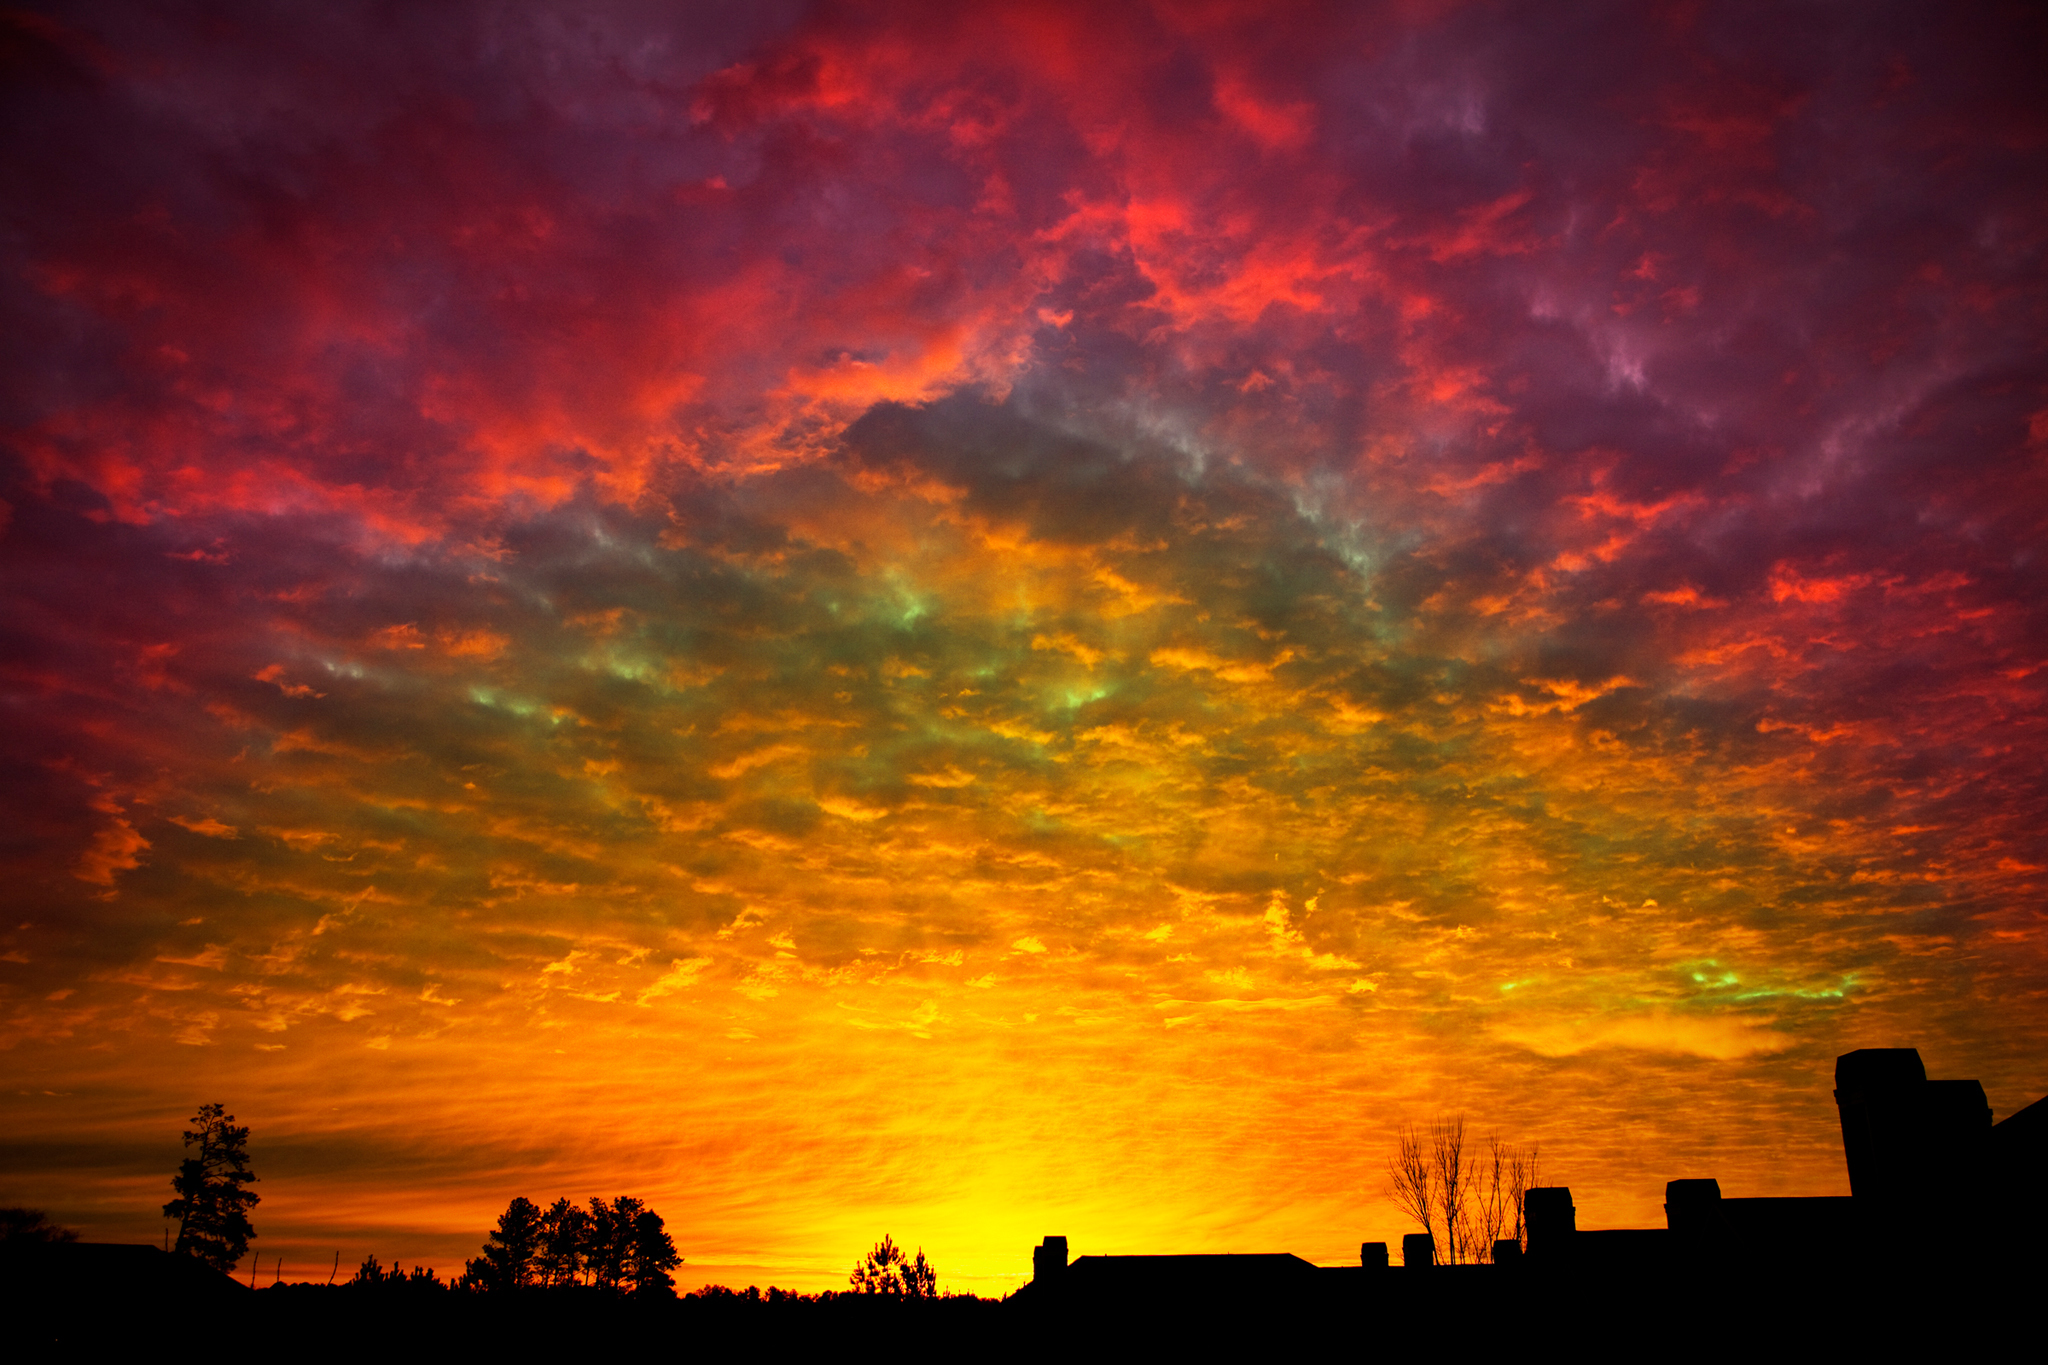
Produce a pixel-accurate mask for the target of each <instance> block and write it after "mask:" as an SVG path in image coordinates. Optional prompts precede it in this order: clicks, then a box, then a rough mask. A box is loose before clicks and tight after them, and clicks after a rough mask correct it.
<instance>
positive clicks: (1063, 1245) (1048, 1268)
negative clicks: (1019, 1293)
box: [1031, 1237, 1067, 1281]
mask: <svg viewBox="0 0 2048 1365" xmlns="http://www.w3.org/2000/svg"><path fill="white" fill-rule="evenodd" d="M1066 1268H1067V1239H1066V1238H1064V1237H1048V1238H1046V1239H1045V1241H1043V1242H1042V1243H1040V1244H1039V1245H1037V1246H1035V1247H1033V1248H1031V1278H1032V1279H1033V1280H1034V1281H1036V1280H1053V1279H1057V1278H1058V1277H1059V1275H1060V1274H1061V1273H1062V1272H1063V1271H1065V1270H1066Z"/></svg>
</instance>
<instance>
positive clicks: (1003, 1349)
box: [0, 1247, 2048, 1362]
mask: <svg viewBox="0 0 2048 1365" xmlns="http://www.w3.org/2000/svg"><path fill="white" fill-rule="evenodd" d="M101 1250H102V1251H103V1252H119V1253H123V1255H106V1254H99V1255H95V1254H94V1253H93V1252H92V1251H91V1250H90V1249H88V1248H85V1247H81V1248H79V1250H78V1251H77V1252H73V1253H70V1254H64V1255H61V1256H59V1257H55V1258H53V1257H45V1256H38V1257H35V1258H33V1259H24V1258H22V1257H19V1256H13V1255H9V1256H7V1257H5V1258H0V1285H4V1303H0V1306H4V1314H5V1321H6V1335H5V1338H4V1341H5V1346H6V1354H7V1355H8V1356H10V1357H11V1358H14V1359H70V1358H79V1357H84V1356H87V1355H97V1354H101V1353H103V1352H105V1351H108V1350H114V1351H119V1352H121V1353H122V1354H124V1355H127V1354H131V1353H133V1354H137V1355H140V1354H143V1353H147V1354H148V1355H150V1356H154V1357H164V1356H170V1357H173V1358H182V1359H192V1358H195V1357H199V1358H213V1359H218V1360H222V1361H228V1362H232V1361H235V1360H237V1359H249V1360H259V1359H262V1360H277V1359H291V1360H378V1361H385V1360H394V1359H395V1360H410V1359H473V1358H477V1357H481V1356H505V1357H511V1358H519V1359H562V1360H582V1359H588V1358H592V1357H603V1356H615V1355H617V1354H618V1353H619V1352H624V1351H630V1352H632V1353H633V1354H634V1355H636V1356H644V1357H647V1358H653V1359H671V1358H688V1357H693V1356H704V1357H709V1358H713V1359H728V1358H740V1357H748V1356H767V1357H769V1358H781V1357H787V1356H793V1355H817V1356H820V1357H824V1358H831V1359H860V1360H866V1359H884V1358H887V1359H900V1360H905V1361H910V1360H918V1359H924V1358H928V1357H930V1356H933V1355H944V1356H948V1357H956V1358H959V1359H965V1360H1008V1359H1034V1360H1040V1361H1061V1360H1068V1359H1082V1360H1088V1359H1103V1358H1126V1357H1129V1358H1138V1359H1152V1358H1156V1357H1158V1356H1159V1355H1161V1354H1163V1353H1168V1352H1170V1353H1172V1354H1174V1355H1181V1356H1186V1357H1188V1358H1192V1359H1214V1358H1219V1357H1224V1356H1242V1357H1244V1358H1246V1359H1284V1358H1286V1357H1288V1356H1295V1355H1298V1356H1301V1357H1303V1358H1308V1359H1315V1360H1325V1359H1328V1358H1330V1356H1331V1354H1332V1353H1333V1352H1334V1353H1337V1354H1352V1353H1355V1354H1358V1355H1371V1356H1380V1355H1385V1354H1389V1353H1393V1354H1405V1353H1408V1352H1420V1353H1426V1354H1429V1355H1431V1356H1433V1357H1437V1358H1442V1357H1450V1358H1467V1357H1483V1356H1488V1355H1495V1354H1500V1353H1516V1354H1522V1353H1529V1352H1536V1353H1541V1354H1544V1355H1550V1354H1557V1355H1570V1356H1576V1357H1580V1358H1593V1359H1607V1358H1620V1357H1624V1356H1626V1357H1632V1358H1642V1357H1650V1358H1656V1359H1674V1358H1675V1359H1681V1360H1693V1359H1699V1360H1706V1359H1714V1360H1725V1359H1727V1358H1728V1357H1730V1356H1731V1355H1733V1356H1738V1357H1745V1358H1757V1357H1762V1358H1765V1359H1778V1358H1793V1357H1808V1358H1825V1359H1834V1360H1840V1359H1843V1358H1845V1357H1847V1358H1857V1357H1865V1356H1868V1357H1872V1358H1877V1359H1899V1358H1922V1359H1930V1360H1932V1359H1942V1358H1960V1357H1964V1356H1983V1355H1986V1354H1988V1353H1989V1351H1991V1350H1996V1351H1997V1352H1998V1355H1999V1356H2005V1355H2008V1354H2012V1353H2016V1354H2017V1355H2018V1356H2020V1357H2028V1356H2031V1354H2032V1353H2033V1348H2028V1347H2026V1346H2025V1345H2024V1343H2025V1342H2026V1341H2028V1340H2035V1339H2037V1338H2038V1336H2039V1333H2040V1330H2041V1329H2040V1327H2039V1306H2040V1303H2041V1301H2042V1299H2043V1297H2044V1289H2048V1285H2044V1281H2043V1279H2042V1277H2041V1275H2040V1273H2039V1272H2038V1271H2037V1270H2033V1269H2026V1270H2022V1269H2020V1268H2017V1267H2013V1266H2010V1265H2008V1264H2000V1263H1989V1262H1985V1263H1976V1264H1971V1263H1969V1262H1968V1261H1967V1259H1966V1258H1964V1259H1961V1260H1960V1263H1958V1264H1954V1265H1951V1266H1947V1267H1929V1266H1928V1265H1925V1264H1914V1265H1898V1266H1895V1267H1891V1268H1888V1269H1880V1270H1876V1271H1872V1270H1869V1269H1864V1270H1862V1271H1859V1272H1856V1273H1854V1274H1850V1273H1835V1272H1832V1271H1830V1269H1829V1268H1827V1267H1825V1266H1808V1267H1803V1268H1786V1267H1778V1268H1774V1269H1768V1270H1747V1271H1724V1272H1717V1273H1713V1274H1697V1273H1696V1274H1674V1273H1672V1272H1671V1271H1670V1269H1669V1268H1668V1267H1667V1268H1665V1269H1662V1270H1652V1269H1645V1270H1642V1271H1638V1272H1631V1271H1628V1270H1620V1271H1608V1272H1604V1273H1600V1274H1589V1273H1584V1272H1573V1271H1546V1270H1544V1269H1542V1268H1539V1267H1534V1266H1523V1267H1512V1268H1511V1267H1490V1266H1482V1267H1464V1268H1457V1269H1433V1270H1404V1269H1400V1268H1394V1269H1388V1270H1382V1271H1377V1272H1363V1271H1350V1272H1331V1271H1323V1272H1317V1273H1316V1274H1315V1275H1314V1276H1312V1277H1310V1278H1309V1279H1307V1280H1304V1281H1303V1282H1302V1283H1300V1284H1297V1285H1294V1286H1291V1287H1287V1288H1279V1287H1268V1288H1265V1289H1258V1288H1255V1287H1247V1288H1245V1289H1244V1290H1242V1291H1239V1292H1233V1291H1232V1289H1231V1288H1229V1287H1227V1286H1217V1285H1209V1286H1206V1287H1203V1288H1200V1289H1199V1290H1193V1291H1189V1290H1176V1289H1174V1288H1172V1287H1168V1286H1152V1287H1150V1288H1148V1289H1146V1290H1145V1291H1144V1292H1142V1293H1134V1294H1130V1295H1126V1296H1122V1297H1118V1298H1113V1299H1097V1300H1094V1301H1082V1300H1079V1299H1076V1298H1075V1297H1074V1296H1071V1295H1070V1296H1067V1301H1064V1302H1062V1301H1060V1300H1059V1298H1058V1296H1051V1295H1045V1294H1041V1293H1037V1292H1036V1291H1026V1292H1024V1293H1023V1294H1020V1295H1018V1296H1014V1297H1013V1298H1012V1299H1011V1300H1009V1301H1007V1302H999V1301H996V1300H991V1299H973V1298H954V1299H943V1300H939V1301H937V1302H932V1303H920V1304H903V1303H893V1302H877V1301H872V1300H858V1299H852V1298H844V1297H842V1298H835V1299H829V1300H817V1299H796V1300H784V1301H782V1302H769V1301H767V1300H765V1299H762V1300H749V1299H747V1298H744V1297H740V1296H725V1297H716V1298H707V1297H689V1298H683V1299H680V1300H676V1299H661V1300H651V1301H636V1300H632V1299H622V1298H617V1297H613V1296H610V1295H606V1294H602V1293H599V1292H598V1291H594V1290H567V1291H563V1290H551V1291H538V1292H528V1293H524V1294H517V1295H496V1296H489V1295H472V1294H460V1293H454V1292H451V1291H447V1290H444V1289H426V1288H420V1287H416V1286H409V1285H400V1286H383V1287H374V1288H362V1287H351V1286H337V1287H329V1286H325V1285H282V1286H276V1287H272V1288H265V1289H260V1290H253V1291H252V1290H249V1289H246V1288H243V1287H241V1286H237V1285H233V1284H231V1283H230V1282H228V1281H226V1280H225V1278H224V1277H219V1276H212V1277H211V1278H210V1279H209V1278H207V1276H208V1275H210V1272H207V1273H205V1274H202V1275H198V1276H193V1275H189V1274H186V1273H184V1271H183V1269H181V1268H178V1267H170V1268H168V1269H167V1268H166V1267H165V1266H163V1265H162V1264H161V1262H162V1261H169V1260H172V1259H173V1258H168V1257H162V1256H161V1253H157V1252H156V1251H155V1249H154V1248H103V1249H101ZM142 1252H147V1253H149V1254H150V1256H151V1257H155V1258H158V1259H157V1260H156V1261H152V1262H151V1265H150V1267H149V1268H148V1269H147V1270H145V1271H144V1272H142V1273H136V1272H137V1266H132V1265H128V1264H126V1263H125V1262H126V1261H135V1262H138V1264H139V1263H140V1261H141V1260H142V1259H144V1258H142V1257H140V1256H139V1255H137V1254H136V1253H142ZM124 1256H125V1261H124ZM116 1261H123V1264H121V1265H119V1266H117V1265H115V1264H114V1262H116ZM514 1353H516V1355H515V1354H514ZM1993 1358H1997V1357H1993Z"/></svg>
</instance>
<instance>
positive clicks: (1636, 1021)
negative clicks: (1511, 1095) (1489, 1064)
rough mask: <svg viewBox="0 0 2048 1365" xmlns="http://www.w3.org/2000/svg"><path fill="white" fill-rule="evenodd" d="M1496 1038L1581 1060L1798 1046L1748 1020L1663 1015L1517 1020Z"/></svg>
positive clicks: (1729, 1057)
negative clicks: (1621, 1053) (1612, 1052)
mask: <svg viewBox="0 0 2048 1365" xmlns="http://www.w3.org/2000/svg"><path fill="white" fill-rule="evenodd" d="M1493 1034H1494V1036H1495V1037H1497V1038H1499V1039H1501V1040H1502V1041H1503V1042H1507V1043H1511V1044H1513V1045H1515V1046H1516V1047H1524V1048H1527V1049H1529V1050H1530V1051H1531V1052H1534V1053H1537V1054H1539V1055H1541V1056H1544V1057H1576V1056H1578V1055H1580V1054H1581V1053H1585V1052H1592V1051H1595V1050H1597V1049H1602V1048H1629V1049H1633V1050H1636V1051H1640V1052H1669V1053H1676V1054H1678V1055H1680V1056H1688V1057H1704V1058H1707V1059H1708V1060H1710V1061H1716V1062H1726V1061H1734V1060H1736V1059H1738V1058H1742V1057H1750V1056H1754V1055H1757V1054H1759V1053H1773V1052H1783V1051H1785V1050H1786V1049H1788V1048H1791V1047H1793V1046H1795V1042H1796V1040H1794V1039H1793V1038H1791V1037H1789V1036H1787V1035H1786V1034H1783V1033H1779V1032H1776V1031H1774V1030H1772V1029H1771V1028H1770V1027H1769V1026H1768V1025H1767V1024H1762V1023H1758V1022H1754V1021H1751V1020H1747V1019H1719V1018H1697V1017H1691V1016H1686V1015H1674V1014H1667V1013H1661V1012H1651V1013H1647V1014H1636V1015H1626V1016H1619V1017H1609V1018H1598V1019H1583V1020H1568V1021H1558V1022H1554V1023H1519V1022H1512V1021H1511V1022H1506V1023H1501V1024H1496V1025H1494V1027H1493Z"/></svg>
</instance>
